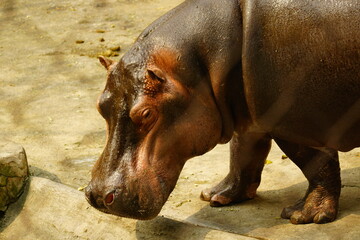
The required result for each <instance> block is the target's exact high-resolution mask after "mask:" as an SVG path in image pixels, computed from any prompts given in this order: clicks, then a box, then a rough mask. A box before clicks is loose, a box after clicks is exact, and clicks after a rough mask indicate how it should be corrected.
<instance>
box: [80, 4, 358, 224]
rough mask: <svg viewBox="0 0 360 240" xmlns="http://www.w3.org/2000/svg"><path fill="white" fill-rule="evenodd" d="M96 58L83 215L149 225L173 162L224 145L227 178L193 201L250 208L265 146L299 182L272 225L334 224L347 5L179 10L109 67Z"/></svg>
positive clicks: (348, 76)
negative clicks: (95, 125)
mask: <svg viewBox="0 0 360 240" xmlns="http://www.w3.org/2000/svg"><path fill="white" fill-rule="evenodd" d="M99 60H100V62H101V64H102V65H103V66H104V67H105V68H106V69H107V73H108V76H107V82H106V86H105V89H104V90H103V92H102V94H101V95H100V97H99V99H98V103H97V107H98V110H99V112H100V114H101V115H102V116H103V117H104V119H105V120H106V124H107V141H106V146H105V149H104V151H103V153H102V154H101V156H100V157H99V159H98V160H97V162H96V163H95V165H94V167H93V170H92V180H91V181H90V183H89V185H88V186H87V188H86V190H85V194H86V198H87V200H88V201H89V203H90V204H91V205H92V206H94V207H95V208H97V209H99V210H101V211H103V212H105V213H110V214H114V215H118V216H123V217H130V218H135V219H141V220H145V219H151V218H154V217H155V216H157V215H158V213H159V212H160V210H161V208H162V206H163V205H164V203H165V202H166V200H167V198H168V197H169V195H170V193H171V191H172V190H173V189H174V187H175V185H176V182H177V179H178V177H179V174H180V172H181V170H182V168H183V166H184V164H185V162H186V161H187V160H188V159H190V158H192V157H194V156H198V155H202V154H204V153H206V152H208V151H209V150H211V149H212V148H214V147H215V146H216V145H217V144H224V143H228V142H230V144H229V145H230V170H229V173H228V175H227V176H226V177H225V178H224V180H222V181H221V182H220V183H219V184H217V185H216V186H214V187H213V188H210V189H205V190H203V191H202V193H201V199H203V200H205V201H209V202H210V205H211V206H214V207H217V206H224V205H229V204H234V203H239V202H242V201H244V200H248V199H252V198H254V197H255V196H256V190H257V188H258V186H259V184H260V180H261V172H262V170H263V167H264V161H265V159H266V156H267V154H268V153H269V150H270V147H271V142H272V140H274V141H275V142H276V143H277V144H278V146H279V147H280V148H281V149H282V151H283V152H284V153H285V154H286V155H287V156H288V157H289V158H290V159H291V161H293V162H294V163H295V164H296V165H297V166H298V167H299V168H300V169H301V171H302V172H303V174H304V176H305V177H306V178H307V180H308V182H309V187H308V189H307V191H306V193H305V196H304V198H302V199H301V200H300V201H299V202H297V203H295V205H293V206H290V207H286V208H284V210H283V211H282V213H281V216H282V217H283V218H286V219H290V221H291V222H292V223H294V224H300V223H311V222H314V223H326V222H330V221H333V220H334V219H335V218H336V215H337V212H338V202H339V195H340V190H341V179H340V167H339V160H338V151H350V150H351V149H354V148H357V147H359V146H360V2H359V1H357V0H331V1H323V0H188V1H185V2H183V3H182V4H180V5H179V6H177V7H175V8H174V9H173V10H171V11H169V12H168V13H166V14H165V15H163V16H162V17H160V18H159V19H158V20H156V21H155V22H153V23H152V24H151V25H149V26H148V27H147V28H146V29H145V30H144V31H143V32H142V33H141V34H140V36H139V37H138V38H137V40H136V41H135V43H134V44H133V45H132V47H131V48H130V49H129V50H128V51H127V52H126V53H125V54H124V55H123V57H122V58H121V59H120V60H119V61H118V62H116V61H114V60H111V59H107V58H105V57H99Z"/></svg>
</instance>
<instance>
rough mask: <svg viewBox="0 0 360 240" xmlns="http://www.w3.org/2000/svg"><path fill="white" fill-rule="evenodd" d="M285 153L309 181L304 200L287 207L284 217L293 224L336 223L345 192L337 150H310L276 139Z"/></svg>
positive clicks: (282, 214)
mask: <svg viewBox="0 0 360 240" xmlns="http://www.w3.org/2000/svg"><path fill="white" fill-rule="evenodd" d="M275 141H276V143H277V144H278V145H279V147H280V148H281V149H282V150H283V151H284V152H285V154H286V155H287V156H288V157H289V158H290V159H291V160H292V161H293V162H294V163H295V164H296V165H297V166H298V167H299V168H300V169H301V171H302V172H303V173H304V175H305V177H306V178H307V180H308V182H309V187H308V190H307V192H306V194H305V196H304V198H303V199H301V200H299V201H298V202H297V203H296V204H295V205H293V206H291V207H287V208H284V210H283V211H282V213H281V217H282V218H287V219H290V221H291V222H292V223H293V224H304V223H311V222H314V223H327V222H331V221H334V220H335V218H336V215H337V211H338V204H339V196H340V190H341V178H340V167H339V159H338V153H337V151H335V150H333V149H329V148H317V149H314V148H310V147H305V146H301V145H297V144H292V143H289V142H285V141H282V140H275Z"/></svg>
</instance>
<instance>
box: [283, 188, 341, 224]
mask: <svg viewBox="0 0 360 240" xmlns="http://www.w3.org/2000/svg"><path fill="white" fill-rule="evenodd" d="M337 209H338V196H334V195H331V194H329V193H328V191H326V190H325V189H324V188H322V187H317V188H315V189H314V190H313V191H312V192H310V193H308V194H307V195H306V196H305V197H304V198H303V199H301V200H299V201H298V202H297V203H296V204H295V205H294V206H291V207H286V208H284V210H283V211H282V213H281V217H282V218H285V219H290V221H291V223H293V224H306V223H312V222H314V223H318V224H321V223H328V222H332V221H334V220H335V218H336V215H337Z"/></svg>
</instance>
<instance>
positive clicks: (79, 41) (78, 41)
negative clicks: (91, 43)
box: [76, 40, 85, 44]
mask: <svg viewBox="0 0 360 240" xmlns="http://www.w3.org/2000/svg"><path fill="white" fill-rule="evenodd" d="M84 42H85V41H84V40H76V44H82V43H84Z"/></svg>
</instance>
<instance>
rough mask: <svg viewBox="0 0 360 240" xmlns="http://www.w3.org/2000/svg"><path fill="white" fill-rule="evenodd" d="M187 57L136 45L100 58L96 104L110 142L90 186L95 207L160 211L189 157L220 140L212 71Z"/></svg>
mask: <svg viewBox="0 0 360 240" xmlns="http://www.w3.org/2000/svg"><path fill="white" fill-rule="evenodd" d="M150 52H151V53H150ZM182 58H183V56H181V55H180V54H178V53H176V52H173V51H170V50H167V49H157V50H152V51H144V50H140V49H139V48H136V47H134V48H133V49H132V50H130V51H129V52H128V53H127V54H125V55H124V56H123V58H122V59H121V60H120V61H119V62H113V61H111V60H109V59H106V58H103V57H100V58H99V59H100V62H101V64H102V65H103V66H105V68H106V69H107V71H108V78H107V83H106V87H105V89H104V91H103V92H102V94H101V95H100V97H99V99H98V105H97V106H98V110H99V112H100V114H101V115H102V116H103V117H104V119H105V120H106V123H107V142H106V146H105V149H104V151H103V153H102V155H101V156H100V158H99V159H98V161H97V162H96V163H95V165H94V168H93V170H92V180H91V182H90V183H89V185H88V187H87V188H86V190H85V192H86V197H87V200H88V201H89V203H90V204H91V205H93V206H94V207H95V208H97V209H99V210H101V211H103V212H106V213H111V214H114V215H118V216H124V217H131V218H137V219H150V218H153V217H155V216H156V215H157V214H158V213H159V212H160V210H161V208H162V206H163V205H164V203H165V202H166V200H167V198H168V197H169V195H170V193H171V191H172V190H173V188H174V187H175V185H176V182H177V179H178V177H179V174H180V171H181V169H182V168H183V166H184V164H185V162H186V160H187V159H189V158H191V157H194V156H197V155H201V154H204V153H205V152H207V151H209V150H210V149H212V148H213V147H214V146H215V145H216V144H217V143H218V142H219V141H220V139H221V132H222V123H221V122H222V121H221V116H220V113H219V111H218V108H217V104H216V101H215V99H214V94H213V91H212V87H211V83H210V81H209V79H208V78H209V77H208V75H207V73H206V72H205V70H204V72H201V71H194V70H193V67H191V66H190V65H188V64H191V61H190V60H189V59H188V60H184V61H183V60H182ZM185 62H186V64H187V65H185V64H184V63H185Z"/></svg>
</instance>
